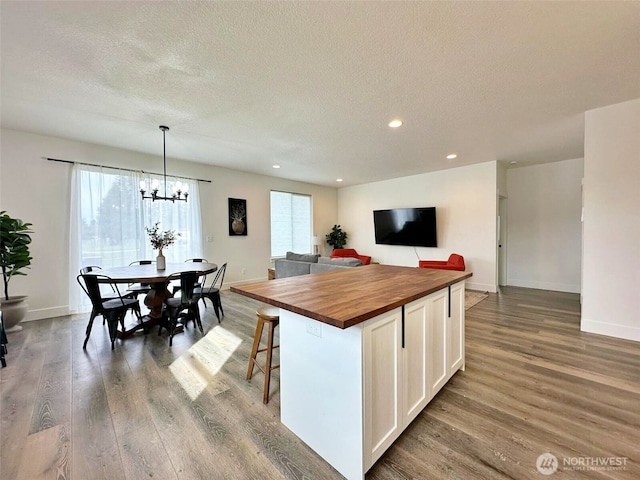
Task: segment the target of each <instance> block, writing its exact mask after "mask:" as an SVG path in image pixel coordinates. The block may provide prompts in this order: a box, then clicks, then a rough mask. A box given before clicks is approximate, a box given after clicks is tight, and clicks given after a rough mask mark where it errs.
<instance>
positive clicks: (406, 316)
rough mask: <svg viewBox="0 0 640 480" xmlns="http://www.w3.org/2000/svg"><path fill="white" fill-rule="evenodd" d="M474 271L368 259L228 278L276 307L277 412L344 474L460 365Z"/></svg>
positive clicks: (355, 479)
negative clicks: (268, 276) (252, 279)
mask: <svg viewBox="0 0 640 480" xmlns="http://www.w3.org/2000/svg"><path fill="white" fill-rule="evenodd" d="M470 276H471V273H466V272H448V271H442V270H440V271H437V270H428V269H417V268H409V267H397V266H388V265H387V266H385V265H369V266H365V267H355V268H351V269H345V270H340V271H332V272H325V273H317V274H312V275H303V276H300V277H290V278H285V279H279V280H271V281H268V282H261V283H256V284H248V285H241V286H237V287H232V291H235V292H237V293H240V294H243V295H247V296H249V297H252V298H255V299H257V300H261V301H263V302H266V303H269V304H271V305H274V306H276V307H280V325H279V328H280V419H281V421H282V423H283V424H284V425H285V426H287V427H288V428H289V429H290V430H291V431H292V432H293V433H295V434H296V435H297V436H298V437H299V438H300V439H302V441H304V442H305V443H306V444H307V445H309V447H311V448H312V449H313V450H314V451H315V452H316V453H318V455H320V456H321V457H322V458H323V459H324V460H326V461H327V462H328V463H329V464H330V465H332V466H333V467H334V468H335V469H336V470H337V471H338V472H340V473H341V474H342V475H343V476H344V477H346V478H347V479H348V480H362V479H364V475H365V473H366V472H367V471H368V470H369V469H370V468H371V467H372V466H373V464H374V463H375V462H376V460H378V458H380V456H381V455H382V454H383V453H384V452H385V451H386V450H387V448H389V447H390V446H391V444H392V443H393V442H394V441H395V440H396V439H397V438H398V436H399V435H400V434H401V433H402V432H403V431H404V429H405V428H406V427H407V426H408V425H409V423H411V421H412V420H413V419H414V418H415V417H416V416H417V415H418V414H419V413H420V412H421V411H422V410H423V409H424V408H425V407H426V406H427V404H428V403H429V401H430V400H431V399H432V398H433V397H434V395H435V394H436V393H437V392H438V391H439V390H440V389H441V388H442V387H443V386H444V385H445V383H446V382H447V381H448V380H449V379H450V378H451V376H452V375H453V374H454V373H455V372H456V371H457V370H459V369H464V361H465V360H464V288H465V287H464V286H465V279H467V278H469V277H470Z"/></svg>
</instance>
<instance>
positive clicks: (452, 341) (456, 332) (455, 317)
mask: <svg viewBox="0 0 640 480" xmlns="http://www.w3.org/2000/svg"><path fill="white" fill-rule="evenodd" d="M448 343H449V358H448V364H449V375H448V376H449V377H451V376H452V375H453V374H454V373H456V372H457V371H458V369H460V368H464V282H460V283H456V284H455V285H452V286H451V316H450V317H449V340H448Z"/></svg>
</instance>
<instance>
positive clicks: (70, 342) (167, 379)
mask: <svg viewBox="0 0 640 480" xmlns="http://www.w3.org/2000/svg"><path fill="white" fill-rule="evenodd" d="M222 302H223V305H224V309H225V313H226V315H225V317H224V320H223V322H222V323H221V324H218V323H217V320H216V318H215V315H214V314H213V309H212V308H211V307H210V306H209V308H207V309H206V310H204V309H203V310H201V311H202V313H203V318H202V320H203V325H204V328H205V334H206V335H205V337H202V335H201V334H200V332H199V331H197V330H195V329H194V328H193V326H192V325H191V324H190V326H189V327H188V328H187V329H186V331H185V333H182V334H179V335H176V337H175V338H174V345H173V347H172V348H170V347H169V346H168V339H167V336H166V334H163V335H162V336H158V335H157V334H156V333H157V331H155V330H154V331H153V332H152V333H151V334H149V335H147V336H146V337H145V336H143V335H142V334H139V335H136V336H135V337H134V338H131V339H127V340H126V341H124V342H121V341H117V343H116V349H115V350H114V351H111V349H110V344H109V338H108V334H107V332H106V328H105V327H103V326H102V325H101V322H100V321H99V320H98V321H96V324H95V325H94V330H93V332H92V335H91V340H90V342H89V344H88V346H87V350H86V352H85V351H83V350H82V342H83V339H84V329H85V327H86V321H87V316H85V315H82V316H74V317H59V318H54V319H48V320H41V321H37V322H26V323H23V326H24V329H23V330H22V332H18V333H12V334H10V335H9V342H10V343H9V355H8V357H7V361H8V366H7V368H5V369H2V370H0V417H1V431H0V436H1V440H0V441H1V444H0V448H1V451H0V478H2V479H3V480H13V479H18V480H23V479H24V480H32V479H39V478H43V479H74V480H78V479H81V480H86V479H91V480H93V479H103V478H104V479H110V480H116V479H129V480H138V479H142V478H155V479H162V480H164V479H204V478H206V479H261V480H264V479H279V478H287V479H323V480H324V479H340V478H342V477H341V476H340V475H339V474H338V473H337V472H336V471H335V470H334V469H333V468H332V467H330V466H329V465H327V464H326V463H325V462H324V461H323V460H322V459H320V457H318V456H317V455H316V454H315V453H314V452H313V451H312V450H311V449H309V448H308V447H307V446H306V445H305V444H303V443H302V442H301V441H300V440H298V439H297V437H295V436H294V435H293V434H292V433H291V432H289V431H288V430H287V429H286V428H285V427H283V426H282V425H281V424H280V422H279V407H280V405H279V377H278V370H274V371H273V373H272V382H271V392H272V393H271V397H270V401H269V404H268V405H263V404H262V380H263V377H262V375H261V374H259V373H258V374H256V375H254V378H253V379H252V380H251V381H250V382H247V381H246V380H245V375H246V368H247V362H248V358H249V354H250V348H251V341H252V339H253V334H254V329H255V324H256V317H255V310H256V308H257V307H258V306H260V305H261V304H260V303H258V302H256V301H254V300H250V299H247V298H245V297H241V296H239V295H236V294H233V293H230V292H223V294H222ZM466 315H467V327H466V355H467V357H466V371H464V372H458V373H457V374H456V375H455V376H454V377H453V379H452V380H451V381H450V382H449V383H448V384H447V385H446V386H445V387H444V388H443V390H442V391H441V392H440V393H439V394H438V395H437V396H436V398H435V399H434V400H432V402H431V403H430V404H429V405H428V406H427V408H426V409H425V410H424V411H423V412H422V413H421V414H420V415H419V416H418V417H417V418H416V420H415V421H414V422H413V423H412V424H411V425H410V426H409V428H408V429H407V430H406V431H405V432H404V433H403V434H402V435H401V437H400V438H399V439H398V440H397V441H396V442H395V444H394V445H393V446H392V447H391V448H390V449H389V450H388V451H387V452H386V453H385V454H384V455H383V457H382V458H381V459H380V460H379V461H378V462H377V463H376V465H374V467H373V468H372V469H371V470H370V471H369V472H368V473H367V476H366V478H367V480H374V479H375V480H387V479H389V480H391V479H410V478H411V479H439V478H441V479H450V478H455V479H465V480H466V479H476V478H477V479H494V478H495V479H502V478H505V479H506V478H512V479H518V480H519V479H529V478H531V479H541V478H544V476H543V475H541V474H540V473H539V472H538V471H537V469H536V460H537V458H538V456H539V455H541V454H543V453H545V452H550V453H552V454H554V455H555V456H556V457H557V460H558V463H559V467H558V471H557V472H556V473H555V474H553V475H551V476H550V478H554V477H558V478H603V479H637V478H640V447H639V446H640V344H638V343H635V342H630V341H623V340H618V339H614V338H609V337H603V336H598V335H592V334H586V333H581V332H580V331H579V321H580V314H579V303H578V296H577V295H573V294H564V293H556V292H546V291H541V290H528V289H521V288H506V289H504V290H503V292H502V293H501V294H490V296H489V298H487V299H486V300H483V301H482V302H480V303H478V304H477V305H475V306H474V307H472V308H471V309H469V310H467V312H466ZM275 352H276V353H275V355H276V358H275V361H276V362H278V361H279V359H278V358H277V350H276V351H275ZM611 457H615V461H616V462H618V463H621V462H623V461H624V462H626V465H620V466H619V467H618V468H621V467H624V468H623V469H617V470H607V469H606V467H605V468H602V467H595V468H598V469H597V470H596V469H594V468H591V469H588V470H585V468H587V467H589V466H590V467H594V465H593V462H597V461H599V462H603V461H610V460H606V459H610V458H611ZM620 457H624V459H622V458H620ZM567 462H568V463H567ZM580 468H582V470H579V469H580Z"/></svg>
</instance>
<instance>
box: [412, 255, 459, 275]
mask: <svg viewBox="0 0 640 480" xmlns="http://www.w3.org/2000/svg"><path fill="white" fill-rule="evenodd" d="M418 266H419V267H420V268H439V269H440V270H459V271H461V272H464V268H465V267H464V257H463V256H462V255H458V254H457V253H452V254H451V255H449V260H446V261H445V260H420V261H419V262H418Z"/></svg>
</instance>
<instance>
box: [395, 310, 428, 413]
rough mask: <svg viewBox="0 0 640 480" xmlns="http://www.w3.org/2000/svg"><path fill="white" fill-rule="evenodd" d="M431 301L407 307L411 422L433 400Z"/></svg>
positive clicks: (407, 404)
mask: <svg viewBox="0 0 640 480" xmlns="http://www.w3.org/2000/svg"><path fill="white" fill-rule="evenodd" d="M430 306H431V302H430V301H429V300H423V299H421V300H417V301H415V302H412V303H410V304H408V305H406V306H405V308H404V342H403V343H404V348H403V349H402V355H403V365H404V368H403V375H402V380H403V390H404V406H403V410H402V416H403V419H404V424H405V425H408V424H409V423H410V422H411V421H412V420H413V419H414V418H415V417H416V415H418V413H420V412H421V411H422V409H423V408H424V407H425V406H426V405H427V403H428V402H429V385H428V383H427V336H428V335H427V328H428V318H429V310H430Z"/></svg>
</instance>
